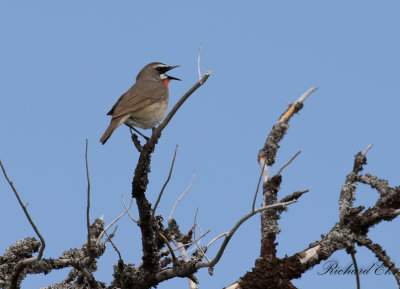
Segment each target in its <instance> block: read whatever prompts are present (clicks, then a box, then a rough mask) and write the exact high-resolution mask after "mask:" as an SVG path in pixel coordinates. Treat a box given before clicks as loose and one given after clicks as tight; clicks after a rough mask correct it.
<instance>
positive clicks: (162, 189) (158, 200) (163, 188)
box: [151, 145, 178, 219]
mask: <svg viewBox="0 0 400 289" xmlns="http://www.w3.org/2000/svg"><path fill="white" fill-rule="evenodd" d="M177 150H178V145H176V147H175V152H174V158H173V159H172V163H171V168H170V169H169V174H168V178H167V180H166V181H165V183H164V185H163V186H162V188H161V191H160V193H159V194H158V198H157V201H156V203H155V205H154V208H153V213H152V214H151V217H152V218H153V219H154V216H155V214H156V210H157V206H158V204H159V203H160V200H161V196H162V194H163V192H164V190H165V188H166V186H167V184H168V182H169V180H170V179H171V175H172V171H173V169H174V164H175V158H176V151H177Z"/></svg>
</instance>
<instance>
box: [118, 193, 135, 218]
mask: <svg viewBox="0 0 400 289" xmlns="http://www.w3.org/2000/svg"><path fill="white" fill-rule="evenodd" d="M122 203H123V204H124V207H125V211H126V212H127V213H128V216H129V218H131V220H132V221H134V222H135V223H136V224H137V223H138V221H137V220H136V219H135V218H134V217H132V215H131V213H129V209H130V207H131V206H132V203H133V198H131V203H130V205H129V209H128V207H127V205H126V203H125V199H124V194H122Z"/></svg>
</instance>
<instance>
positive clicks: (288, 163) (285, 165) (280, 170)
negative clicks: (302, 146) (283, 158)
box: [276, 151, 301, 176]
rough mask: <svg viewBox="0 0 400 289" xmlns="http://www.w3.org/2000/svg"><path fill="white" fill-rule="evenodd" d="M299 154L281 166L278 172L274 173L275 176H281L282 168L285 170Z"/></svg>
mask: <svg viewBox="0 0 400 289" xmlns="http://www.w3.org/2000/svg"><path fill="white" fill-rule="evenodd" d="M300 153H301V151H298V152H297V153H296V154H295V155H294V156H292V157H291V159H290V160H289V161H288V162H287V163H285V164H284V165H283V166H281V168H280V169H279V170H278V172H277V173H276V176H279V175H280V174H281V172H282V171H283V169H284V168H286V167H287V166H288V165H290V163H291V162H292V161H293V160H294V159H295V158H296V157H297V156H298V155H299V154H300Z"/></svg>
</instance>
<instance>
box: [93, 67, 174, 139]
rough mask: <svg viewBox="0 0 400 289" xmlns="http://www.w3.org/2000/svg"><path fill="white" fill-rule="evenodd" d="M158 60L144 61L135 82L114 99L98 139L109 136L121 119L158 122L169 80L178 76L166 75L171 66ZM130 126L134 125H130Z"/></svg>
mask: <svg viewBox="0 0 400 289" xmlns="http://www.w3.org/2000/svg"><path fill="white" fill-rule="evenodd" d="M178 66H179V65H176V66H169V65H166V64H164V63H161V62H152V63H149V64H147V65H146V66H145V67H143V69H142V70H141V71H140V72H139V74H138V75H137V77H136V83H135V84H134V85H133V86H132V87H131V88H129V89H128V91H127V92H125V93H124V94H123V95H121V97H120V98H119V99H118V100H117V102H116V103H115V104H114V106H113V107H112V108H111V110H110V111H109V112H108V113H107V115H111V116H112V118H111V122H110V125H109V126H108V128H107V129H106V131H105V132H104V134H103V136H102V137H101V139H100V142H101V143H102V144H105V143H106V141H107V140H108V139H109V138H110V136H111V135H112V133H113V132H114V130H115V129H116V128H117V127H119V126H120V125H121V124H123V123H125V124H126V125H127V126H129V127H130V128H133V126H136V127H139V128H143V129H149V128H154V127H155V126H156V125H157V124H159V123H160V121H161V119H162V118H163V117H164V115H165V113H166V112H167V109H168V100H169V93H168V91H169V88H168V85H169V82H170V81H171V79H176V80H180V79H179V78H176V77H173V76H169V75H166V74H165V73H166V72H167V71H169V70H171V69H173V68H176V67H178ZM133 129H134V128H133Z"/></svg>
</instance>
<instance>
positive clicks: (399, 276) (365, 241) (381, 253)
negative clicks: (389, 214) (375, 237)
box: [357, 236, 400, 286]
mask: <svg viewBox="0 0 400 289" xmlns="http://www.w3.org/2000/svg"><path fill="white" fill-rule="evenodd" d="M357 242H358V243H359V244H361V245H363V246H365V247H367V248H368V249H370V250H371V251H372V252H373V253H374V254H375V256H376V257H377V258H378V259H379V260H380V261H382V263H383V264H384V265H385V267H386V268H388V269H389V270H390V271H391V272H392V273H393V276H394V277H395V278H396V281H397V285H399V286H400V270H399V268H396V266H395V264H394V263H393V262H392V260H390V257H389V256H388V255H387V254H386V252H385V250H383V249H382V247H381V246H380V245H379V244H374V243H373V242H372V240H371V239H369V238H367V237H366V236H359V237H358V238H357Z"/></svg>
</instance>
